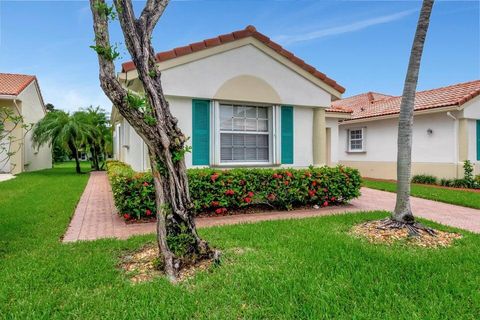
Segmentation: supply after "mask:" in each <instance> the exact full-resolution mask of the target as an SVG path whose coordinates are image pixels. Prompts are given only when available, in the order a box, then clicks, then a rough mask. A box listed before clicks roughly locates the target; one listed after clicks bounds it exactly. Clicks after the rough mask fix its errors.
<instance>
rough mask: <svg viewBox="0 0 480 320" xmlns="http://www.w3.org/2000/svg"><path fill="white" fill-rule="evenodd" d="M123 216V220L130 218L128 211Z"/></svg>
mask: <svg viewBox="0 0 480 320" xmlns="http://www.w3.org/2000/svg"><path fill="white" fill-rule="evenodd" d="M123 217H124V218H125V220H130V218H131V216H130V215H129V214H128V213H125V214H124V215H123Z"/></svg>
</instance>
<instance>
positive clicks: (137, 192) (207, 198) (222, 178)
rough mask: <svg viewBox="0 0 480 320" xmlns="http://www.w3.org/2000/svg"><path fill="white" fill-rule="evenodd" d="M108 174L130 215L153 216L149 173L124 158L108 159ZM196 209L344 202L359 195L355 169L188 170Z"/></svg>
mask: <svg viewBox="0 0 480 320" xmlns="http://www.w3.org/2000/svg"><path fill="white" fill-rule="evenodd" d="M107 170H108V176H109V179H110V183H111V185H112V190H113V196H114V200H115V205H116V207H117V209H118V211H119V214H121V215H122V216H123V217H124V218H125V219H126V220H134V219H143V218H148V217H154V215H155V200H154V194H155V189H154V186H153V179H152V176H151V174H150V173H148V172H147V173H137V172H135V171H133V170H132V168H131V167H130V166H129V165H127V164H125V163H122V162H118V161H109V162H108V164H107ZM187 175H188V181H189V188H190V195H191V198H192V202H193V210H194V212H195V214H197V215H198V214H201V213H207V214H212V213H213V214H226V213H232V212H231V211H232V210H233V211H235V210H236V209H240V208H245V207H247V206H268V207H270V208H272V209H277V210H290V209H293V208H296V207H301V206H305V205H319V206H324V207H325V206H331V205H338V204H344V203H347V202H348V201H350V200H352V199H354V198H356V197H358V196H359V195H360V185H361V178H360V173H359V172H358V170H356V169H352V168H348V167H343V166H337V167H315V168H314V167H310V168H308V169H290V168H288V169H283V168H282V169H244V168H242V169H231V170H220V169H211V168H206V169H189V170H188V171H187Z"/></svg>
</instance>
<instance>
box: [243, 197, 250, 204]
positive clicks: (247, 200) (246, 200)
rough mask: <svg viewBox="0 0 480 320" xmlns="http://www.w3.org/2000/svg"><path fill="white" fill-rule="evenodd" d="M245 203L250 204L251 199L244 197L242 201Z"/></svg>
mask: <svg viewBox="0 0 480 320" xmlns="http://www.w3.org/2000/svg"><path fill="white" fill-rule="evenodd" d="M243 200H244V201H245V202H246V203H250V202H252V198H249V197H246V198H245V199H243Z"/></svg>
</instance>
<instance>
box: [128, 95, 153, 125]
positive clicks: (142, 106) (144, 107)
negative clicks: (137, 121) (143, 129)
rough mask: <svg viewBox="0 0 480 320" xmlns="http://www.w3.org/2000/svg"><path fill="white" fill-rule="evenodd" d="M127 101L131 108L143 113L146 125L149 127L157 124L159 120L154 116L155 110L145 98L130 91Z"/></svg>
mask: <svg viewBox="0 0 480 320" xmlns="http://www.w3.org/2000/svg"><path fill="white" fill-rule="evenodd" d="M126 99H127V103H128V105H129V106H130V107H131V108H134V109H136V110H140V111H141V112H142V113H143V121H145V123H146V124H148V125H149V126H154V125H156V124H157V119H155V117H154V116H153V109H152V107H151V106H150V104H149V103H148V100H147V99H146V98H145V96H140V95H138V94H135V93H133V92H130V91H129V92H128V93H127V97H126Z"/></svg>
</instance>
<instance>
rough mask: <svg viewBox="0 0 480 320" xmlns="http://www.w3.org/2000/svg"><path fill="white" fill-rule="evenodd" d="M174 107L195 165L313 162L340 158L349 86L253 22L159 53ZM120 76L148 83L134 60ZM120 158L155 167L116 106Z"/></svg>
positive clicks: (136, 85) (133, 83)
mask: <svg viewBox="0 0 480 320" xmlns="http://www.w3.org/2000/svg"><path fill="white" fill-rule="evenodd" d="M156 57H157V60H158V69H159V70H161V72H162V84H163V89H164V93H165V95H166V98H167V100H168V102H169V104H170V109H171V112H172V114H173V115H174V116H175V117H176V118H177V119H178V121H179V126H180V128H181V130H182V131H183V132H184V133H185V134H186V135H187V136H188V137H190V140H189V143H191V145H192V152H191V153H189V154H187V155H186V158H185V160H186V164H187V166H188V167H195V166H212V167H235V166H268V167H280V166H288V167H307V166H309V165H312V164H313V165H324V164H336V163H337V162H338V154H339V150H338V146H339V143H338V136H339V134H338V123H339V119H345V118H348V117H350V113H349V112H346V111H344V110H342V109H332V108H330V106H331V104H332V101H335V100H338V99H340V98H341V94H342V93H343V92H344V91H345V89H344V88H343V87H342V86H340V85H339V84H337V83H336V82H335V81H334V80H332V79H330V78H329V77H327V76H326V75H325V74H323V73H321V72H319V71H317V70H316V69H315V68H314V67H312V66H311V65H309V64H307V63H305V62H304V61H303V60H301V59H299V58H298V57H296V56H295V55H293V54H292V53H291V52H289V51H287V50H285V49H284V48H282V47H281V46H280V45H278V44H276V43H275V42H273V41H272V40H270V39H269V38H268V37H267V36H265V35H263V34H261V33H259V32H258V31H257V30H256V29H255V28H254V27H252V26H248V27H247V28H246V29H244V30H240V31H236V32H232V33H229V34H224V35H221V36H218V37H215V38H211V39H207V40H204V41H200V42H196V43H192V44H190V45H187V46H184V47H179V48H175V49H173V50H170V51H166V52H161V53H158V54H157V55H156ZM119 79H120V81H121V82H122V83H123V85H124V86H125V87H126V88H128V89H129V90H133V91H136V92H138V93H142V91H143V89H142V86H141V83H140V81H139V79H138V74H137V72H136V69H135V66H134V64H133V63H132V62H126V63H124V64H123V65H122V71H121V73H120V74H119ZM112 124H113V126H114V128H115V130H114V157H115V158H116V159H118V160H121V161H124V162H127V163H129V164H130V165H132V167H133V168H134V169H135V170H138V171H144V170H148V169H149V164H148V157H147V149H146V146H145V145H144V143H143V141H142V140H141V139H140V138H139V136H138V135H137V134H136V133H135V131H134V130H133V128H132V127H131V126H130V125H129V124H128V123H127V122H126V121H125V119H123V118H122V116H121V115H120V114H119V112H118V110H116V109H115V108H113V110H112Z"/></svg>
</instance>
